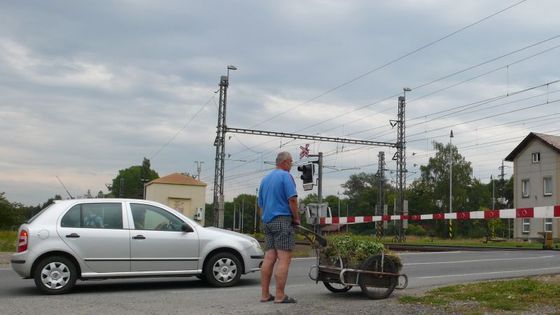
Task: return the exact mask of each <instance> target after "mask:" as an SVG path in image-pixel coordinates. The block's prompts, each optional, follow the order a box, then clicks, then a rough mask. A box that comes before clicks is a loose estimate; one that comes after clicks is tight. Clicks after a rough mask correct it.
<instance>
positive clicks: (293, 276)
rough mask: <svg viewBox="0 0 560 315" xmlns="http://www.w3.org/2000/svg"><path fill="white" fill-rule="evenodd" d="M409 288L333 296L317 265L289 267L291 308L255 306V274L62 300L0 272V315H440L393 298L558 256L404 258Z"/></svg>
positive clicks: (538, 269) (109, 285) (127, 287)
mask: <svg viewBox="0 0 560 315" xmlns="http://www.w3.org/2000/svg"><path fill="white" fill-rule="evenodd" d="M400 255H401V258H402V259H403V262H404V268H403V273H406V274H407V275H408V276H409V286H408V288H407V289H405V290H402V291H395V292H394V293H393V295H392V296H391V297H390V298H388V299H386V300H381V301H374V300H369V299H367V298H366V297H365V296H364V295H363V294H362V293H361V291H360V289H359V288H354V289H352V290H351V291H349V292H347V293H339V294H333V293H330V292H329V291H327V290H326V289H325V288H324V286H323V285H322V284H321V283H319V284H316V283H315V282H314V281H312V280H310V279H309V278H308V270H309V267H310V266H311V265H313V264H314V262H315V261H314V259H311V258H302V259H296V260H294V261H293V263H292V266H291V268H290V278H289V280H288V287H287V293H288V294H289V295H291V296H294V297H295V298H296V299H298V303H297V304H295V305H287V304H286V305H275V304H273V303H260V302H259V301H258V300H259V297H260V285H259V281H260V275H259V274H258V273H257V274H255V273H254V274H249V275H245V276H244V277H242V281H241V283H240V285H239V286H236V287H233V288H226V289H218V288H212V287H209V286H207V285H205V284H204V283H203V282H201V281H199V280H198V279H196V278H167V279H161V278H160V279H128V280H104V281H87V282H78V286H77V287H76V288H75V290H74V291H73V292H72V293H70V294H66V295H59V296H44V295H41V294H39V292H38V291H37V290H36V289H35V286H34V284H33V281H32V280H22V279H20V278H19V277H18V276H17V275H16V274H15V273H14V272H13V271H12V270H11V269H6V268H4V269H0V279H2V286H0V313H2V314H64V313H67V314H104V315H105V314H120V315H122V314H269V313H274V314H293V313H296V314H301V313H307V314H322V315H323V314H422V313H424V314H438V313H440V314H443V312H441V311H439V310H437V309H432V308H429V307H422V306H416V305H400V304H399V303H398V301H397V299H396V297H398V296H400V295H403V294H417V293H421V292H422V291H424V290H426V289H428V288H431V287H434V286H442V285H448V284H456V283H465V282H469V281H477V280H486V279H498V278H511V277H520V276H526V275H537V274H552V273H560V252H559V251H485V252H466V251H465V252H438V253H401V254H400Z"/></svg>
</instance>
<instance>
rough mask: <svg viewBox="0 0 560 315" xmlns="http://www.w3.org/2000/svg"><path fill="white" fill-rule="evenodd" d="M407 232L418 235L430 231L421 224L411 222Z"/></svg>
mask: <svg viewBox="0 0 560 315" xmlns="http://www.w3.org/2000/svg"><path fill="white" fill-rule="evenodd" d="M406 234H408V235H416V236H426V235H427V234H428V232H426V229H425V228H424V227H423V226H421V225H417V224H409V225H408V229H407V230H406Z"/></svg>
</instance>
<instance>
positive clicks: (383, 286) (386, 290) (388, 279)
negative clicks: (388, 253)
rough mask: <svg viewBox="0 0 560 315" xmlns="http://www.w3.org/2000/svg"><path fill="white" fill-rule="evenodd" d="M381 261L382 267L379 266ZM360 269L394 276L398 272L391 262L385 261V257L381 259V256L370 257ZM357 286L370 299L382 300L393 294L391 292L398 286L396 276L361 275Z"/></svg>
mask: <svg viewBox="0 0 560 315" xmlns="http://www.w3.org/2000/svg"><path fill="white" fill-rule="evenodd" d="M382 260H383V266H381V261H382ZM360 269H361V270H368V271H377V272H387V273H394V274H396V273H397V272H398V270H397V267H396V266H395V263H394V262H393V261H392V260H390V259H387V257H384V259H382V256H381V255H377V256H370V257H369V258H368V259H366V260H365V261H364V262H363V263H362V265H361V266H360ZM358 284H359V285H360V288H362V292H363V293H364V294H365V295H367V296H368V297H369V298H370V299H373V300H378V299H384V298H386V297H388V296H389V295H391V293H393V290H394V289H395V287H396V286H397V284H398V276H396V275H395V276H390V275H372V274H366V273H362V274H360V278H359V280H358Z"/></svg>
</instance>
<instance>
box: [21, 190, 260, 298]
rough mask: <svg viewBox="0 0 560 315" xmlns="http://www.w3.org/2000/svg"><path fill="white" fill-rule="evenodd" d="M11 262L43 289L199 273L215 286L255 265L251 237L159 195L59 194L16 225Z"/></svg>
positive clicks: (226, 283) (255, 244)
mask: <svg viewBox="0 0 560 315" xmlns="http://www.w3.org/2000/svg"><path fill="white" fill-rule="evenodd" d="M18 235H19V241H18V246H17V252H16V253H15V254H13V255H12V258H11V265H12V268H13V269H14V270H15V271H16V272H17V273H18V274H19V275H20V276H22V277H23V278H26V279H28V278H33V279H34V280H35V285H36V286H37V287H38V288H39V289H40V290H41V291H42V292H44V293H47V294H60V293H65V292H68V291H69V290H70V289H71V288H72V287H73V286H74V285H75V283H76V280H78V279H80V280H87V279H106V278H124V277H156V276H197V277H199V278H200V279H204V280H206V281H207V282H208V283H210V284H211V285H214V286H218V287H227V286H233V285H235V284H236V283H237V282H238V281H239V279H240V277H241V274H246V273H250V272H256V271H259V270H260V267H261V264H262V260H263V256H264V254H263V251H262V249H261V247H260V245H259V243H258V242H257V240H255V239H254V238H252V237H250V236H247V235H243V234H240V233H236V232H231V231H227V230H222V229H218V228H213V227H203V226H201V225H200V224H198V223H196V222H195V221H193V220H191V219H189V218H187V217H185V216H184V215H182V214H181V213H179V212H177V211H175V210H173V209H171V208H169V207H167V206H165V205H162V204H159V203H157V202H152V201H147V200H135V199H83V200H76V199H74V200H62V201H57V202H55V203H54V204H52V205H50V206H49V207H47V208H45V209H43V210H42V211H41V212H39V213H38V214H37V215H35V216H34V217H33V218H31V219H30V220H29V221H28V222H26V223H24V224H23V225H22V226H21V227H20V228H19V231H18Z"/></svg>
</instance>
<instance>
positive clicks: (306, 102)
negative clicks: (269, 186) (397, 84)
mask: <svg viewBox="0 0 560 315" xmlns="http://www.w3.org/2000/svg"><path fill="white" fill-rule="evenodd" d="M526 1H527V0H521V1H518V2H516V3H514V4H512V5H510V6H508V7H506V8H504V9H501V10H499V11H497V12H494V13H492V14H490V15H488V16H486V17H484V18H482V19H480V20H478V21H476V22H473V23H471V24H468V25H466V26H463V27H461V28H459V29H458V30H456V31H454V32H451V33H449V34H447V35H445V36H443V37H441V38H439V39H436V40H434V41H431V42H429V43H427V44H425V45H422V46H420V47H418V48H416V49H414V50H412V51H410V52H408V53H405V54H404V55H401V56H399V57H397V58H395V59H392V60H390V61H388V62H386V63H384V64H383V65H381V66H378V67H376V68H374V69H372V70H369V71H367V72H365V73H363V74H360V75H358V76H357V77H355V78H353V79H350V80H348V81H346V82H344V83H342V84H339V85H337V86H335V87H333V88H330V89H328V90H327V91H325V92H323V93H321V94H319V95H317V96H315V97H312V98H311V99H309V100H307V101H305V102H303V103H300V104H297V105H295V106H292V107H291V108H289V109H288V110H286V111H283V112H280V113H278V114H276V115H273V116H272V117H270V118H267V119H265V120H263V121H261V122H259V123H257V124H255V125H253V126H251V127H250V128H255V127H257V126H260V125H262V124H264V123H265V122H269V121H271V120H273V119H274V118H276V117H279V116H282V115H284V114H286V113H288V112H290V111H292V110H294V109H295V108H297V107H299V106H302V105H305V104H308V103H311V102H313V101H314V100H316V99H319V98H320V97H323V96H325V95H327V94H329V93H332V92H333V91H336V90H338V89H340V88H342V87H344V86H347V85H349V84H351V83H353V82H355V81H357V80H359V79H361V78H363V77H366V76H368V75H370V74H372V73H374V72H376V71H379V70H381V69H383V68H386V67H388V66H390V65H392V64H394V63H396V62H398V61H400V60H402V59H404V58H406V57H409V56H411V55H413V54H415V53H417V52H419V51H422V50H424V49H426V48H428V47H430V46H433V45H435V44H437V43H439V42H441V41H443V40H445V39H447V38H450V37H452V36H454V35H456V34H458V33H460V32H462V31H464V30H466V29H469V28H471V27H473V26H475V25H478V24H480V23H482V22H484V21H486V20H488V19H491V18H492V17H494V16H496V15H498V14H500V13H503V12H505V11H507V10H509V9H512V8H514V7H516V6H518V5H520V4H522V3H523V2H526Z"/></svg>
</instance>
